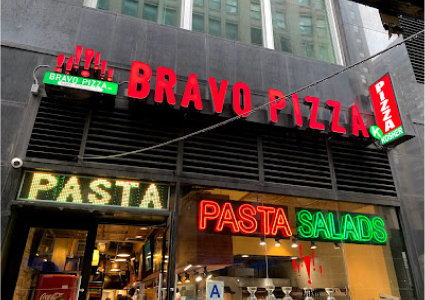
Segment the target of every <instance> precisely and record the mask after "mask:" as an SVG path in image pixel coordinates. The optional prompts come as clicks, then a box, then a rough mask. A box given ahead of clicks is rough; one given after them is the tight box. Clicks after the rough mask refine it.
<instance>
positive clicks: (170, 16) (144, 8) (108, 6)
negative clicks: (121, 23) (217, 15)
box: [84, 0, 220, 27]
mask: <svg viewBox="0 0 425 300" xmlns="http://www.w3.org/2000/svg"><path fill="white" fill-rule="evenodd" d="M193 1H194V3H196V4H197V5H203V3H204V1H205V0H193ZM217 1H220V0H217ZM181 2H182V0H84V5H85V6H89V7H93V8H98V9H104V10H109V11H112V12H115V13H119V14H123V15H127V16H131V17H136V18H140V19H144V20H148V21H152V22H155V23H159V24H165V25H171V26H176V27H177V26H179V25H180V16H181Z"/></svg>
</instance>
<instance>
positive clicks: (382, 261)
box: [175, 186, 413, 300]
mask: <svg viewBox="0 0 425 300" xmlns="http://www.w3.org/2000/svg"><path fill="white" fill-rule="evenodd" d="M186 192H187V194H185V195H184V196H183V197H182V198H181V200H180V208H179V211H180V214H179V228H178V243H177V247H178V249H177V257H176V268H175V269H176V274H177V275H180V276H182V275H183V274H184V272H185V271H184V268H185V267H186V266H187V265H188V264H191V265H192V266H202V268H203V267H204V266H206V268H207V270H208V273H209V274H211V275H212V280H217V281H222V282H223V284H224V286H225V287H229V288H230V290H232V291H234V295H232V297H233V299H240V300H248V298H250V297H253V296H255V297H256V298H258V299H264V300H265V299H266V297H267V299H270V298H273V297H276V298H277V299H283V298H284V297H286V298H285V300H290V298H288V297H287V296H289V297H291V298H293V299H297V300H300V299H304V297H313V298H315V299H316V300H317V299H326V297H328V295H329V294H328V293H327V292H325V287H332V289H334V290H335V292H334V293H332V295H331V296H332V297H335V298H336V299H338V300H349V299H378V298H379V294H380V293H385V292H384V291H388V294H391V295H392V296H394V297H401V299H403V296H402V295H407V293H413V289H412V283H411V280H410V277H409V276H408V275H407V271H406V270H407V268H406V267H405V266H406V265H405V264H404V263H403V262H404V261H406V260H403V253H404V252H405V249H404V244H403V239H402V237H401V232H400V229H399V226H398V223H397V222H398V221H397V214H396V212H395V210H394V208H390V207H380V206H373V205H365V204H357V203H346V202H338V201H324V200H316V199H306V198H299V197H297V198H296V201H294V198H293V197H289V196H283V195H271V194H258V193H251V192H244V191H229V190H222V189H212V188H205V189H203V190H202V189H201V188H200V187H199V186H197V187H196V188H194V189H193V190H190V188H187V189H186ZM203 199H209V200H210V201H216V202H217V203H221V204H219V207H220V209H221V207H223V203H224V202H227V203H231V205H232V207H234V209H235V211H237V207H239V206H240V205H242V204H249V205H254V206H255V205H257V203H261V205H265V206H270V207H276V206H274V205H277V206H281V207H284V209H285V210H287V216H288V222H289V224H290V226H291V230H292V232H293V235H296V236H297V237H296V239H297V241H296V243H297V245H298V247H295V248H292V247H291V243H292V239H295V237H294V236H292V237H291V238H281V239H280V243H281V246H280V247H275V246H274V243H275V238H274V237H267V236H266V238H265V242H266V245H264V246H261V245H259V240H260V236H258V235H254V236H253V235H252V234H234V233H232V232H231V231H230V229H229V230H228V232H220V233H217V232H215V231H214V228H215V225H216V223H217V220H210V219H209V220H208V221H207V229H206V230H193V228H197V224H198V221H199V219H198V208H199V203H200V201H202V200H203ZM219 201H222V202H219ZM301 208H302V209H304V210H309V211H311V212H314V211H320V212H321V213H322V214H323V216H327V215H329V213H331V212H332V214H333V216H334V218H333V219H332V220H334V221H332V222H333V224H332V226H334V227H335V230H338V232H340V230H341V222H342V220H344V219H343V218H342V217H343V216H344V215H346V214H347V213H349V214H351V215H353V216H355V215H356V214H357V215H358V214H361V215H365V216H368V218H372V217H373V216H376V217H378V216H379V217H380V218H383V219H385V230H386V232H387V233H388V241H386V243H385V244H380V245H375V244H373V243H372V242H370V241H365V242H364V243H355V242H352V241H341V240H334V239H330V240H326V239H325V238H323V236H320V237H319V238H306V237H301V234H300V232H298V231H297V230H298V227H299V226H300V225H298V227H297V222H298V221H297V220H298V219H297V216H298V212H299V211H300V209H301ZM384 216H385V217H384ZM236 218H238V215H237V214H236ZM258 219H261V218H260V216H258ZM325 219H326V218H325ZM326 220H327V219H326ZM259 226H260V225H259ZM318 226H319V225H318ZM329 226H331V225H329ZM209 227H211V228H209ZM225 227H227V226H225ZM208 228H209V229H210V231H208V230H209V229H208ZM329 228H330V227H329ZM332 228H333V227H332ZM227 229H228V228H227ZM304 229H305V228H304ZM322 229H323V228H322ZM323 230H324V229H323ZM332 230H334V229H332ZM335 232H336V231H335ZM323 234H325V233H323ZM323 234H322V233H320V235H323ZM313 241H314V245H315V246H317V248H315V247H311V246H312V242H313ZM335 244H337V245H338V246H339V249H337V247H334V246H335ZM308 266H309V268H308ZM196 271H198V270H194V269H193V268H192V269H191V272H190V273H191V274H193V272H196ZM198 272H199V271H198ZM376 278H380V281H379V282H377V281H376V280H375V279H376ZM194 284H196V285H194ZM272 286H274V287H276V288H274V290H273V288H272ZM348 286H349V287H350V288H348ZM253 287H255V288H256V292H254V290H253V289H252V288H253ZM282 287H283V288H282ZM178 288H179V290H180V291H183V292H182V297H183V296H186V297H194V298H197V297H203V295H204V292H203V291H204V290H203V289H204V288H205V279H203V280H201V281H200V282H198V283H195V282H194V281H193V280H192V281H191V283H187V284H184V283H182V284H179V285H178ZM304 288H308V289H310V288H311V289H313V291H311V290H305V291H304ZM405 288H406V289H405ZM289 294H290V295H289ZM307 299H308V298H307ZM249 300H250V299H249Z"/></svg>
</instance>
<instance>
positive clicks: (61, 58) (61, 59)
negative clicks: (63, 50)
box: [55, 54, 65, 73]
mask: <svg viewBox="0 0 425 300" xmlns="http://www.w3.org/2000/svg"><path fill="white" fill-rule="evenodd" d="M64 62H65V55H63V54H59V55H58V60H57V62H56V68H55V72H56V73H62V66H63V63H64Z"/></svg>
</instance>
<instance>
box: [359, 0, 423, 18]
mask: <svg viewBox="0 0 425 300" xmlns="http://www.w3.org/2000/svg"><path fill="white" fill-rule="evenodd" d="M353 1H354V2H358V3H361V4H365V5H368V6H372V7H375V8H378V9H379V10H380V11H381V12H383V13H387V14H396V15H400V14H401V15H409V16H412V17H418V18H421V19H423V18H424V1H423V0H411V1H403V0H353Z"/></svg>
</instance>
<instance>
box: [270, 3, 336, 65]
mask: <svg viewBox="0 0 425 300" xmlns="http://www.w3.org/2000/svg"><path fill="white" fill-rule="evenodd" d="M271 5H272V19H273V35H274V41H275V42H274V44H275V49H276V50H281V51H285V52H291V53H293V54H295V55H298V56H304V57H311V58H315V59H319V60H324V61H327V62H331V63H335V55H334V50H333V45H332V39H331V34H330V29H329V22H328V18H327V15H326V6H325V2H324V0H312V1H311V0H298V1H295V2H293V1H291V2H289V1H285V0H283V1H280V0H271ZM297 32H298V34H297ZM305 43H308V46H305V45H304V44H305ZM319 43H320V45H319ZM305 47H307V48H305ZM320 47H324V48H323V49H322V50H320V49H321V48H320ZM325 48H326V49H327V50H324V49H325ZM313 50H314V51H313Z"/></svg>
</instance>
